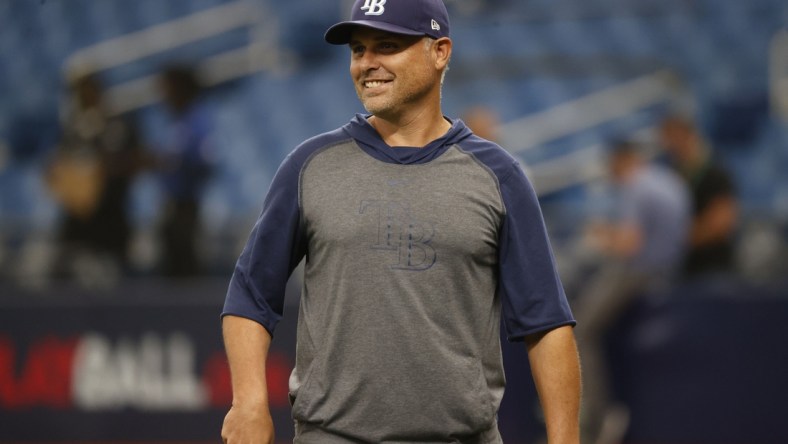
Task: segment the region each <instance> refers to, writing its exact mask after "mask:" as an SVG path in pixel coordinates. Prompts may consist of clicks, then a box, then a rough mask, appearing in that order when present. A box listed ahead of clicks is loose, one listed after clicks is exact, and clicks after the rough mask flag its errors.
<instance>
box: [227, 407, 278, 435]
mask: <svg viewBox="0 0 788 444" xmlns="http://www.w3.org/2000/svg"><path fill="white" fill-rule="evenodd" d="M222 442H223V443H224V444H274V422H273V420H272V419H271V413H270V412H269V411H268V409H266V408H263V407H259V408H254V407H251V408H250V407H240V406H233V407H231V408H230V411H229V412H227V416H225V417H224V424H223V425H222Z"/></svg>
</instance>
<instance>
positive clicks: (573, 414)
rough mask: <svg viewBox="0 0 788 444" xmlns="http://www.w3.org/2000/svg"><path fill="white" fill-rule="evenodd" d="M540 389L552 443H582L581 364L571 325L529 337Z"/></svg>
mask: <svg viewBox="0 0 788 444" xmlns="http://www.w3.org/2000/svg"><path fill="white" fill-rule="evenodd" d="M525 344H526V347H527V348H528V360H529V362H530V363H531V373H532V374H533V378H534V383H535V384H536V391H537V392H538V393H539V400H540V402H541V404H542V410H543V412H544V416H545V424H546V426H547V442H548V443H549V444H578V443H579V442H580V436H579V435H580V426H579V411H580V363H579V359H578V356H577V346H576V344H575V338H574V333H573V331H572V327H571V326H564V327H559V328H556V329H554V330H550V331H548V332H543V333H537V334H534V335H530V336H527V337H526V338H525Z"/></svg>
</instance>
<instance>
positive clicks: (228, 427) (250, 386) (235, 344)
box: [222, 315, 274, 444]
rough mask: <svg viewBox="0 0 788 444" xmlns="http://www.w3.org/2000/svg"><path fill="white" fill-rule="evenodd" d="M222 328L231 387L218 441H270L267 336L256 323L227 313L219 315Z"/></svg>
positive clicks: (228, 443)
mask: <svg viewBox="0 0 788 444" xmlns="http://www.w3.org/2000/svg"><path fill="white" fill-rule="evenodd" d="M222 330H223V333H224V346H225V349H226V350H227V359H228V360H229V362H230V374H231V379H232V388H233V405H232V407H231V408H230V411H229V412H228V413H227V416H226V417H225V418H224V425H223V426H222V440H223V441H224V443H225V444H251V443H254V444H273V442H274V424H273V421H272V419H271V412H270V411H269V406H268V387H267V385H266V379H265V361H266V357H267V356H268V347H269V345H270V344H271V335H270V334H269V333H268V331H267V330H266V329H265V328H263V326H262V325H260V324H259V323H257V322H255V321H252V320H250V319H246V318H242V317H238V316H231V315H227V316H225V317H224V318H223V320H222Z"/></svg>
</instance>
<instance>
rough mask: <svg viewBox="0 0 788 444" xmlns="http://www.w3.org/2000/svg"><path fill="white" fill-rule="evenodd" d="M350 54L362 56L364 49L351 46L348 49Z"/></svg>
mask: <svg viewBox="0 0 788 444" xmlns="http://www.w3.org/2000/svg"><path fill="white" fill-rule="evenodd" d="M350 52H351V53H352V54H363V53H364V47H363V46H351V47H350Z"/></svg>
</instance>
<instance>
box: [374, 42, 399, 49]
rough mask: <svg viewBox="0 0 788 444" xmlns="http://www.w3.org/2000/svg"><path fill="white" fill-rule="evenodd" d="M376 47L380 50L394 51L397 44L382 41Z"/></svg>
mask: <svg viewBox="0 0 788 444" xmlns="http://www.w3.org/2000/svg"><path fill="white" fill-rule="evenodd" d="M378 49H380V50H382V51H394V50H396V49H397V45H396V44H395V43H392V42H383V43H381V44H380V45H378Z"/></svg>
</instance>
